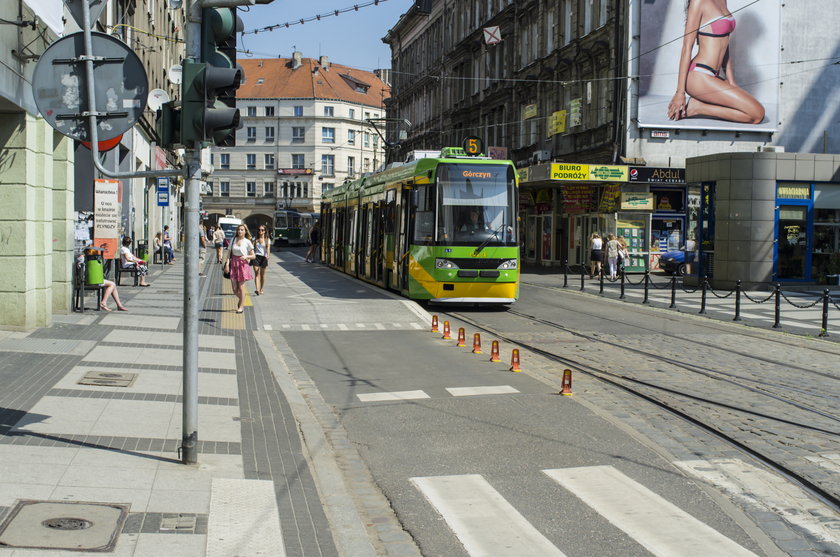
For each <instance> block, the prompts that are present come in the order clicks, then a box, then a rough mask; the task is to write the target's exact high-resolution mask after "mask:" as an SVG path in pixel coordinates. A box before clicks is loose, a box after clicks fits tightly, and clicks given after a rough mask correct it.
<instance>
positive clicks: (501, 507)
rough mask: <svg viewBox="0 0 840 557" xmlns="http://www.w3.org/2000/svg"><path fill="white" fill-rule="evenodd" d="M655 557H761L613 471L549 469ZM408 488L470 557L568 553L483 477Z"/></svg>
mask: <svg viewBox="0 0 840 557" xmlns="http://www.w3.org/2000/svg"><path fill="white" fill-rule="evenodd" d="M542 472H543V473H544V474H546V475H547V476H548V477H549V478H551V479H552V480H554V481H556V482H557V483H558V484H560V485H561V486H562V487H563V488H565V489H566V490H568V491H569V492H570V493H572V494H573V495H575V496H576V497H577V498H578V499H580V500H581V501H583V502H584V503H585V504H586V505H588V506H589V507H591V508H592V509H593V510H595V511H596V512H597V513H598V514H600V515H601V516H603V517H604V518H605V519H606V520H608V521H609V522H610V523H611V524H613V525H614V526H615V527H616V528H618V529H620V530H622V531H623V532H624V533H626V534H627V535H628V536H629V537H630V538H632V539H633V540H635V541H636V542H637V543H639V544H640V545H642V546H643V547H645V548H646V549H647V550H648V551H649V552H651V553H652V554H653V555H657V556H662V557H664V556H672V555H679V556H680V557H701V556H702V557H707V556H708V555H727V556H729V557H756V556H755V554H754V553H752V552H751V551H749V550H748V549H746V548H744V547H743V546H741V545H739V544H738V543H736V542H735V541H733V540H732V539H730V538H728V537H726V536H725V535H723V534H721V533H720V532H718V531H716V530H715V529H713V528H711V527H710V526H708V525H707V524H705V523H704V522H702V521H700V520H698V519H697V518H694V517H693V516H691V515H690V514H688V513H687V512H685V511H683V510H682V509H680V508H679V507H677V506H676V505H674V504H673V503H671V502H669V501H667V500H666V499H664V498H663V497H661V496H660V495H658V494H656V493H654V492H653V491H651V490H649V489H648V488H646V487H645V486H643V485H642V484H640V483H638V482H636V481H634V480H632V479H631V478H629V477H628V476H626V475H625V474H623V473H621V472H620V471H619V470H617V469H616V468H614V467H612V466H589V467H578V468H558V469H551V470H543V471H542ZM409 481H410V482H411V483H412V484H413V485H414V486H415V487H416V488H417V490H418V491H420V493H421V494H422V495H423V497H425V499H426V500H427V501H428V502H429V503H430V504H431V506H432V507H433V508H434V509H435V510H436V511H437V512H438V513H439V514H440V515H441V517H442V518H443V519H444V521H445V522H446V524H447V525H448V526H449V528H450V529H451V530H452V532H453V533H454V534H455V536H456V537H457V538H458V540H459V541H460V542H461V544H462V545H463V546H464V548H465V549H466V551H467V553H468V554H469V555H470V556H471V557H478V556H485V555H493V556H494V557H520V556H522V555H528V556H529V557H560V556H563V555H564V553H563V552H561V550H560V549H558V548H557V547H556V546H555V545H553V544H552V543H551V541H550V540H548V539H547V538H546V537H545V536H543V535H542V534H541V533H540V532H539V531H538V530H537V529H536V528H535V527H534V526H533V525H532V524H531V523H530V522H528V521H527V519H525V517H524V516H523V515H522V514H521V513H520V512H519V511H518V510H517V509H516V508H515V507H513V505H511V504H510V503H509V502H508V501H507V500H505V499H504V497H503V496H502V495H501V494H500V493H499V492H498V491H496V489H495V488H493V486H492V485H490V483H489V482H487V480H486V479H484V477H483V476H481V475H479V474H463V475H450V476H428V477H414V478H410V479H409Z"/></svg>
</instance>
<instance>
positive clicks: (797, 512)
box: [675, 455, 840, 543]
mask: <svg viewBox="0 0 840 557" xmlns="http://www.w3.org/2000/svg"><path fill="white" fill-rule="evenodd" d="M826 456H828V455H826ZM825 462H826V463H828V462H829V460H828V459H826V460H825ZM835 462H836V461H835ZM675 464H676V465H677V466H679V467H680V468H682V469H683V470H685V471H686V472H688V473H689V474H691V475H692V476H694V477H697V478H700V479H702V480H704V481H706V482H708V483H710V484H712V485H714V486H715V487H717V488H718V489H722V490H723V491H725V492H727V493H729V494H731V495H733V496H734V497H735V498H736V499H739V500H741V501H745V502H747V503H749V504H751V505H754V506H756V507H759V508H763V509H765V510H766V511H767V512H772V513H774V514H777V515H779V516H780V517H781V518H783V519H784V520H786V521H788V522H790V523H791V524H794V525H795V526H799V527H800V528H803V529H805V530H807V531H808V532H811V533H812V534H813V535H814V536H816V537H818V538H820V539H821V540H823V541H827V542H832V543H840V518H838V516H837V514H836V513H835V512H833V511H832V510H830V509H828V508H827V507H826V506H825V505H822V504H821V503H819V502H818V501H816V500H815V499H814V498H813V497H810V496H809V495H808V494H807V493H806V492H805V491H804V490H802V489H801V488H800V487H799V486H797V485H794V484H793V483H791V482H788V481H786V480H784V479H782V478H780V477H778V476H776V475H775V474H772V473H770V472H769V471H767V470H764V469H762V468H757V467H755V466H753V465H751V464H748V463H746V462H743V461H741V460H738V459H737V458H720V459H712V460H708V461H707V460H687V461H682V462H676V463H675ZM818 464H820V465H822V463H818Z"/></svg>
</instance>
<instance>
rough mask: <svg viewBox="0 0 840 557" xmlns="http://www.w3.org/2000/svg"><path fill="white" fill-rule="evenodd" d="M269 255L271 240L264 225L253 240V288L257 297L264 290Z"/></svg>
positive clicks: (258, 229)
mask: <svg viewBox="0 0 840 557" xmlns="http://www.w3.org/2000/svg"><path fill="white" fill-rule="evenodd" d="M270 253H271V240H269V238H268V233H267V232H266V229H265V225H260V227H259V228H257V237H256V239H254V288H255V294H256V295H257V296H259V295H261V294H262V293H263V289H264V288H265V271H266V269H267V268H268V257H269V254H270Z"/></svg>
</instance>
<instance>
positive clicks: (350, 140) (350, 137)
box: [347, 130, 356, 145]
mask: <svg viewBox="0 0 840 557" xmlns="http://www.w3.org/2000/svg"><path fill="white" fill-rule="evenodd" d="M347 144H348V145H355V144H356V130H347Z"/></svg>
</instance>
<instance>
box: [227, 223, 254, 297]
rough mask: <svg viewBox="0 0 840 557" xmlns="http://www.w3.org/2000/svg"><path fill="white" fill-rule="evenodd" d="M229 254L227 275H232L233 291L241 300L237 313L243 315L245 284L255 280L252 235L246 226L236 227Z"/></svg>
mask: <svg viewBox="0 0 840 557" xmlns="http://www.w3.org/2000/svg"><path fill="white" fill-rule="evenodd" d="M227 253H228V258H227V261H225V273H228V274H230V284H231V290H233V293H234V294H236V297H237V298H238V299H239V306H238V307H237V308H236V313H242V312H243V311H245V283H246V282H248V281H249V280H252V279H253V278H254V273H253V271H252V269H251V265H250V264H249V262H250V261H251V260H252V259H254V257H255V255H254V244H252V243H251V234H250V233H249V232H248V228H247V227H246V226H245V225H244V224H240V225H239V226H237V227H236V235H235V236H234V237H233V240H232V241H231V242H230V249H229V250H228V252H227Z"/></svg>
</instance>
